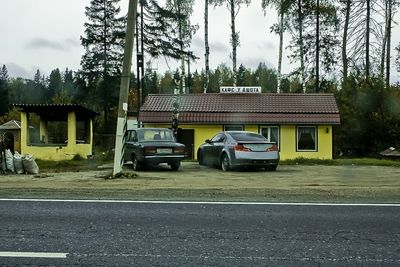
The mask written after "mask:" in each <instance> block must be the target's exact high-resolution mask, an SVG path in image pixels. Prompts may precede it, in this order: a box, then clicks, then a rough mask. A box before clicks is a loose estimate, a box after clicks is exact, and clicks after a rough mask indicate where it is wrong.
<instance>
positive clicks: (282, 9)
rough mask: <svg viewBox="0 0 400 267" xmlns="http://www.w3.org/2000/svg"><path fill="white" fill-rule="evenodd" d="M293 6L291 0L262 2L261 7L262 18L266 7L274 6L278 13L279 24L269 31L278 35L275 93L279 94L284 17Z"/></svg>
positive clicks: (263, 0) (266, 0)
mask: <svg viewBox="0 0 400 267" xmlns="http://www.w3.org/2000/svg"><path fill="white" fill-rule="evenodd" d="M292 4H293V1H291V0H262V2H261V7H262V9H263V10H264V16H265V15H266V9H267V7H268V6H274V7H275V9H276V10H277V11H278V15H279V22H278V23H277V24H274V26H272V28H271V30H272V31H274V32H275V33H277V34H279V55H278V84H277V88H276V92H277V93H280V87H281V86H280V84H281V77H282V56H283V34H284V32H285V27H287V25H285V24H286V23H285V19H286V17H285V15H286V13H287V12H288V10H289V8H290V6H291V5H292Z"/></svg>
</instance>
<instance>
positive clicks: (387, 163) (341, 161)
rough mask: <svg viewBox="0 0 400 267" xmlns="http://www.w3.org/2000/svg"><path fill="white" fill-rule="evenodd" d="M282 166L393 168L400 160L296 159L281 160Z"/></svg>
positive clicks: (397, 165)
mask: <svg viewBox="0 0 400 267" xmlns="http://www.w3.org/2000/svg"><path fill="white" fill-rule="evenodd" d="M279 164H281V165H326V166H348V165H358V166H393V167H400V160H390V159H382V158H338V159H332V160H329V159H307V158H301V157H300V158H295V159H287V160H281V161H280V162H279Z"/></svg>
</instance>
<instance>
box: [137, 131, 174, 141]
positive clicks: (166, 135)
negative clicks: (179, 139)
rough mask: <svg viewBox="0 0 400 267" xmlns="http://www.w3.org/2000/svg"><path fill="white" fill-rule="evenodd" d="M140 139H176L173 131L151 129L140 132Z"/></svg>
mask: <svg viewBox="0 0 400 267" xmlns="http://www.w3.org/2000/svg"><path fill="white" fill-rule="evenodd" d="M138 139H139V141H175V137H174V135H173V133H172V131H168V130H162V129H160V130H158V129H149V130H142V131H139V132H138Z"/></svg>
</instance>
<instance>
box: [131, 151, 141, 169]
mask: <svg viewBox="0 0 400 267" xmlns="http://www.w3.org/2000/svg"><path fill="white" fill-rule="evenodd" d="M132 169H133V170H134V171H139V170H140V169H141V165H140V163H139V161H138V160H137V158H136V156H135V154H133V155H132Z"/></svg>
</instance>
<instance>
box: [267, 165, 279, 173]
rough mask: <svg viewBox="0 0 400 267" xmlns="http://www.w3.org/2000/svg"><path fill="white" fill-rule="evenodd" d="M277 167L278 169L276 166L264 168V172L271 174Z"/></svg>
mask: <svg viewBox="0 0 400 267" xmlns="http://www.w3.org/2000/svg"><path fill="white" fill-rule="evenodd" d="M277 167H278V165H269V166H265V170H266V171H270V172H273V171H276V168H277Z"/></svg>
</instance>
